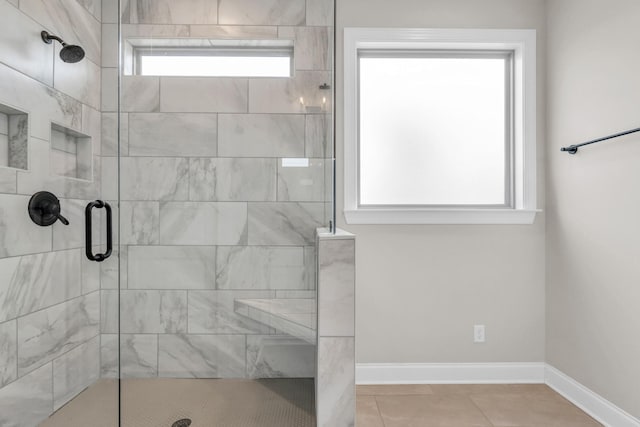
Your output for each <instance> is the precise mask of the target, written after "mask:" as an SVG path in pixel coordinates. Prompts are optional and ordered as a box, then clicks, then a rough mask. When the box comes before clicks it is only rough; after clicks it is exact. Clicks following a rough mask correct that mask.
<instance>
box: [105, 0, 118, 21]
mask: <svg viewBox="0 0 640 427" xmlns="http://www.w3.org/2000/svg"><path fill="white" fill-rule="evenodd" d="M101 3H102V16H101V18H102V23H103V24H107V23H108V24H117V23H118V6H119V5H120V2H119V1H116V0H102V2H101Z"/></svg>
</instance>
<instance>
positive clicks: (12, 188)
mask: <svg viewBox="0 0 640 427" xmlns="http://www.w3.org/2000/svg"><path fill="white" fill-rule="evenodd" d="M17 189H18V174H17V172H16V171H15V170H14V169H5V168H0V193H9V194H12V193H15V192H16V191H17Z"/></svg>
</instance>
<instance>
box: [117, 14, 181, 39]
mask: <svg viewBox="0 0 640 427" xmlns="http://www.w3.org/2000/svg"><path fill="white" fill-rule="evenodd" d="M123 12H124V13H125V14H126V13H127V10H126V9H124V10H123ZM121 28H122V38H123V39H127V38H135V37H138V38H139V37H144V38H174V37H179V38H185V37H189V26H188V25H167V24H161V25H153V24H126V23H123V25H122V26H121Z"/></svg>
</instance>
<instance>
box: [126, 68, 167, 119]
mask: <svg viewBox="0 0 640 427" xmlns="http://www.w3.org/2000/svg"><path fill="white" fill-rule="evenodd" d="M121 82H122V89H121V101H122V104H121V105H122V111H127V112H141V113H153V112H156V111H159V110H160V79H159V78H158V77H150V76H123V77H122V80H121Z"/></svg>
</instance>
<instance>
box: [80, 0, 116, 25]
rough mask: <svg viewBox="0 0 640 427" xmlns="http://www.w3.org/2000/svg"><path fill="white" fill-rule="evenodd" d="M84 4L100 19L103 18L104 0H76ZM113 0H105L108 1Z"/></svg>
mask: <svg viewBox="0 0 640 427" xmlns="http://www.w3.org/2000/svg"><path fill="white" fill-rule="evenodd" d="M76 1H77V2H78V3H80V5H82V6H83V7H84V8H85V9H87V11H89V13H90V14H92V15H93V16H94V17H95V18H96V19H97V20H98V21H100V20H101V19H102V3H103V1H102V0H76ZM110 1H112V0H104V2H105V3H108V2H110Z"/></svg>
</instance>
